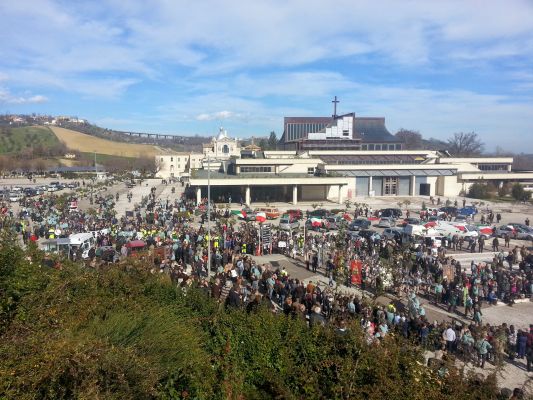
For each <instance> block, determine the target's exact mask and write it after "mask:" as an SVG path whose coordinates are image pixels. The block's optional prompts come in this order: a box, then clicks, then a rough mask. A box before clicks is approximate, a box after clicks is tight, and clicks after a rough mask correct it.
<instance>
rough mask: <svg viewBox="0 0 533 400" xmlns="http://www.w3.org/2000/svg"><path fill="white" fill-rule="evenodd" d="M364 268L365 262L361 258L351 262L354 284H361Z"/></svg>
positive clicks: (351, 274)
mask: <svg viewBox="0 0 533 400" xmlns="http://www.w3.org/2000/svg"><path fill="white" fill-rule="evenodd" d="M362 269H363V262H362V261H361V260H352V261H351V262H350V282H351V283H352V285H360V284H361V282H362V279H361V276H362V274H361V271H362Z"/></svg>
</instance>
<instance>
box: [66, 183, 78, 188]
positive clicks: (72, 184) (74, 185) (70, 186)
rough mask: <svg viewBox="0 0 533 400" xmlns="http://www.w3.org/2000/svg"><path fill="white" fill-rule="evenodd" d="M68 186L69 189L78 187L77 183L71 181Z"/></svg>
mask: <svg viewBox="0 0 533 400" xmlns="http://www.w3.org/2000/svg"><path fill="white" fill-rule="evenodd" d="M67 188H69V189H76V184H75V183H69V184H68V185H67Z"/></svg>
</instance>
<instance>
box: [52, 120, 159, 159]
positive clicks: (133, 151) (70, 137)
mask: <svg viewBox="0 0 533 400" xmlns="http://www.w3.org/2000/svg"><path fill="white" fill-rule="evenodd" d="M50 129H51V130H52V131H53V132H54V133H55V135H56V136H57V138H58V139H59V140H60V141H61V142H63V143H64V144H65V145H66V146H67V147H68V148H69V149H72V150H77V151H79V152H83V153H94V152H96V153H97V154H104V155H110V156H120V157H131V158H138V157H154V156H155V155H156V154H160V153H161V151H160V150H159V149H158V148H156V147H155V146H152V145H148V144H133V143H121V142H113V141H111V140H106V139H101V138H99V137H95V136H91V135H86V134H84V133H80V132H76V131H73V130H70V129H65V128H60V127H51V128H50Z"/></svg>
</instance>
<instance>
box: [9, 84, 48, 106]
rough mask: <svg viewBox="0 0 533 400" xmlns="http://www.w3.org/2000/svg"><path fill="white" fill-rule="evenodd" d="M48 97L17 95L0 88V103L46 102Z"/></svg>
mask: <svg viewBox="0 0 533 400" xmlns="http://www.w3.org/2000/svg"><path fill="white" fill-rule="evenodd" d="M47 101H48V98H47V97H46V96H43V95H40V94H39V95H33V96H17V95H13V94H12V93H11V92H10V91H9V90H7V89H5V88H0V104H2V103H3V104H40V103H46V102H47Z"/></svg>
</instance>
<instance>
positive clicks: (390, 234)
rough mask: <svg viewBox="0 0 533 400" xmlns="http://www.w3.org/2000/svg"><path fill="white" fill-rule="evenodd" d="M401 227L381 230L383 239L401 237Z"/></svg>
mask: <svg viewBox="0 0 533 400" xmlns="http://www.w3.org/2000/svg"><path fill="white" fill-rule="evenodd" d="M402 233H403V229H402V228H386V229H384V230H383V237H384V238H385V239H391V240H396V239H399V238H401V237H402Z"/></svg>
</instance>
